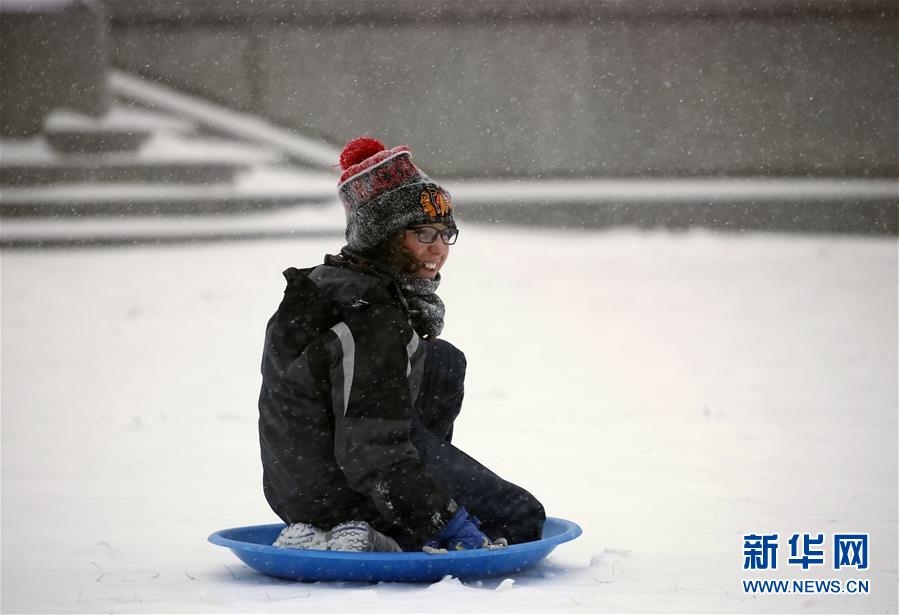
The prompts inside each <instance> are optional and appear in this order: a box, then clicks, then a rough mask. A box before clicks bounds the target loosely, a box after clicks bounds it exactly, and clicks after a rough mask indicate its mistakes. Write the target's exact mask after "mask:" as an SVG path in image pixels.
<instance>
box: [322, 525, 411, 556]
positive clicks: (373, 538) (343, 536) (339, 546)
mask: <svg viewBox="0 0 899 615" xmlns="http://www.w3.org/2000/svg"><path fill="white" fill-rule="evenodd" d="M330 534H331V537H330V539H329V540H328V547H327V548H328V550H329V551H357V552H381V553H399V552H401V551H402V549H401V548H400V546H399V545H398V544H397V543H396V541H395V540H394V539H393V538H390V537H388V536H385V535H384V534H382V533H381V532H379V531H378V530H376V529H374V528H373V527H371V526H370V525H369V524H368V523H366V522H365V521H346V522H344V523H340V524H338V525H335V526H334V527H333V528H332V529H331V532H330Z"/></svg>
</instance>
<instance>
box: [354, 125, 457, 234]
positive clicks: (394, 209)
mask: <svg viewBox="0 0 899 615" xmlns="http://www.w3.org/2000/svg"><path fill="white" fill-rule="evenodd" d="M410 152H411V149H410V148H409V146H408V145H400V146H398V147H394V148H392V149H386V148H385V147H384V144H383V143H381V142H380V141H378V140H377V139H372V138H371V137H359V138H357V139H353V140H352V141H350V142H349V143H347V144H346V146H344V148H343V152H341V154H340V166H341V168H342V169H343V174H342V175H341V176H340V181H339V182H338V184H337V193H338V194H339V195H340V200H341V201H342V202H343V208H344V211H345V212H346V240H347V246H348V247H350V248H351V249H353V250H366V249H368V248H371V247H373V246H375V245H377V244H379V243H380V242H382V241H384V240H385V239H387V238H388V237H390V236H391V235H393V234H394V233H396V232H397V231H400V230H402V229H404V228H407V227H409V226H414V225H418V224H431V223H443V224H446V225H447V226H451V227H452V226H455V225H456V224H455V222H454V220H453V206H452V202H451V201H450V195H449V193H448V192H447V191H446V190H444V189H443V188H441V187H440V186H438V185H437V184H436V183H435V182H434V181H433V180H432V179H431V178H430V177H428V176H427V175H425V174H424V173H423V172H422V171H421V169H419V168H418V167H416V166H415V165H414V164H412V158H411V155H410Z"/></svg>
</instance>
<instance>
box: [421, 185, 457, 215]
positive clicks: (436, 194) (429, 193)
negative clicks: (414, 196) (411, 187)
mask: <svg viewBox="0 0 899 615" xmlns="http://www.w3.org/2000/svg"><path fill="white" fill-rule="evenodd" d="M419 201H420V203H421V209H422V210H423V211H424V212H425V213H426V214H427V215H428V217H429V218H442V217H443V216H446V215H447V214H449V213H450V212H451V211H452V210H453V204H452V203H450V197H449V195H448V194H447V193H446V192H444V191H443V190H441V189H440V188H438V187H437V186H435V185H434V184H428V185H427V186H426V187H425V189H424V190H422V191H421V197H420V198H419Z"/></svg>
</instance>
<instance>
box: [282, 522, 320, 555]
mask: <svg viewBox="0 0 899 615" xmlns="http://www.w3.org/2000/svg"><path fill="white" fill-rule="evenodd" d="M273 546H275V547H284V548H289V549H321V550H325V549H327V548H328V534H327V532H325V531H324V530H320V529H318V528H317V527H315V526H314V525H310V524H308V523H292V524H290V525H288V526H287V527H285V528H284V529H283V530H281V533H280V534H278V538H277V539H276V540H275V542H274V543H273Z"/></svg>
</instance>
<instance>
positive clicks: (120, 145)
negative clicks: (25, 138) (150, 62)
mask: <svg viewBox="0 0 899 615" xmlns="http://www.w3.org/2000/svg"><path fill="white" fill-rule="evenodd" d="M160 132H169V133H182V134H192V133H196V132H197V127H196V126H195V125H194V124H192V123H191V122H188V121H185V120H180V119H177V118H174V117H171V116H167V115H162V114H160V113H155V112H152V111H148V110H143V109H138V108H134V107H132V106H129V105H124V104H121V103H117V104H115V105H114V106H113V107H112V108H111V109H110V110H109V112H108V113H106V114H105V115H104V116H103V117H100V118H95V117H91V116H88V115H83V114H80V113H75V112H72V111H64V110H59V111H54V112H53V113H51V114H50V115H49V116H48V117H47V120H46V121H45V123H44V130H43V135H44V138H45V139H46V141H47V143H48V144H49V145H50V147H52V148H53V149H54V150H56V151H57V152H60V153H62V154H97V153H105V152H136V151H138V150H139V149H140V148H141V147H142V146H143V145H144V143H146V142H147V141H148V140H149V139H150V137H152V136H153V135H154V134H156V133H160Z"/></svg>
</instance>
